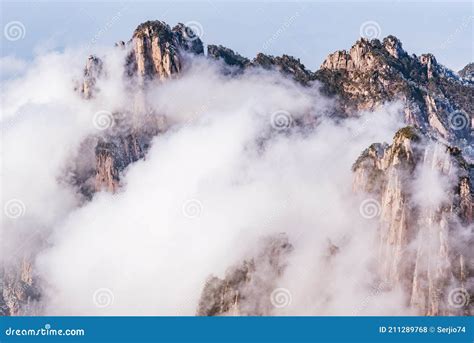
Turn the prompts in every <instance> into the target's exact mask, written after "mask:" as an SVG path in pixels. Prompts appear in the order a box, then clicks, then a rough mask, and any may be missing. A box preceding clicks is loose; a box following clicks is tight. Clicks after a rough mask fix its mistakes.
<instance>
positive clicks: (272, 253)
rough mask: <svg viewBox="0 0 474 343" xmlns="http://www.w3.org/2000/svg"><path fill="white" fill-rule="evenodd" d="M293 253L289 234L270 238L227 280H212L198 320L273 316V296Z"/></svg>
mask: <svg viewBox="0 0 474 343" xmlns="http://www.w3.org/2000/svg"><path fill="white" fill-rule="evenodd" d="M292 250H293V247H292V245H291V244H290V243H289V241H288V238H287V237H286V235H285V234H281V235H279V236H276V237H267V238H265V239H264V241H263V242H262V244H261V251H260V252H259V253H258V254H257V255H256V256H254V257H252V258H250V259H248V260H245V261H243V262H242V263H241V264H240V265H238V266H235V267H232V268H230V269H229V270H228V271H227V273H226V275H225V277H224V279H219V278H218V277H215V276H210V277H209V279H208V280H207V281H206V284H205V286H204V289H203V291H202V294H201V299H200V301H199V306H198V310H197V313H196V314H197V315H198V316H223V315H235V316H262V315H270V314H271V312H272V302H271V299H270V294H271V293H272V291H273V290H274V289H275V288H277V287H278V284H277V282H278V277H279V276H281V274H282V273H283V271H284V269H285V266H286V264H285V258H286V257H287V255H288V254H289V253H291V251H292Z"/></svg>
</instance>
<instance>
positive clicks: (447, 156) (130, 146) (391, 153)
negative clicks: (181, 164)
mask: <svg viewBox="0 0 474 343" xmlns="http://www.w3.org/2000/svg"><path fill="white" fill-rule="evenodd" d="M117 48H120V49H127V55H126V58H125V60H124V61H123V63H124V66H125V73H124V75H123V78H124V82H126V83H127V85H128V86H129V87H130V91H131V94H132V93H133V94H134V100H133V101H135V102H137V103H138V104H136V106H134V108H135V112H134V113H129V112H128V110H124V111H122V112H114V113H108V114H107V119H108V120H110V121H111V122H112V123H113V125H110V127H106V128H105V129H104V130H101V131H100V133H98V134H97V135H95V136H93V137H89V138H88V139H87V140H86V141H84V142H83V144H82V145H81V149H80V151H78V152H77V155H78V156H81V158H76V159H74V158H72V160H73V162H71V166H70V173H69V174H70V176H69V177H68V178H67V182H68V183H69V184H72V185H73V186H74V187H76V188H77V189H78V191H79V193H80V194H82V195H83V197H84V201H88V200H90V199H92V198H93V197H94V194H95V193H97V192H101V191H106V192H112V193H113V192H116V191H118V190H119V189H120V187H121V175H122V173H123V172H124V171H125V170H126V168H127V166H129V165H130V164H132V163H134V162H136V161H138V160H140V159H144V158H146V154H147V151H148V149H149V147H150V145H151V142H152V139H153V137H155V136H156V135H159V134H161V133H163V132H166V130H168V129H169V124H168V123H167V121H166V118H165V117H164V116H162V115H161V114H160V113H150V112H149V111H148V110H147V108H148V106H147V104H146V100H144V99H142V98H140V97H136V94H140V93H141V91H142V90H145V89H146V88H147V87H155V86H157V84H159V83H160V82H166V81H167V80H169V79H171V78H175V77H179V74H180V73H182V72H184V71H185V69H186V63H187V62H188V61H189V59H190V58H194V57H195V56H200V55H204V46H203V43H202V41H201V40H200V38H199V37H198V36H196V34H195V33H194V32H193V31H192V30H191V29H190V28H188V27H186V26H185V25H183V24H178V25H176V26H175V27H174V28H171V27H170V26H168V25H167V24H166V23H163V22H161V21H148V22H145V23H143V24H141V25H139V26H138V27H137V29H136V30H135V31H134V33H133V36H132V38H131V40H130V41H128V42H127V43H124V42H120V43H118V44H117ZM207 58H209V59H211V60H217V61H219V62H218V63H220V64H221V65H222V66H223V74H225V75H227V76H228V77H233V76H235V75H238V74H239V73H242V72H244V71H245V70H248V69H251V68H263V69H266V70H276V71H278V72H280V73H282V74H283V75H285V76H286V77H288V78H290V79H293V80H295V81H297V82H299V83H300V84H302V85H304V86H308V87H310V86H312V85H314V84H318V85H319V87H320V88H321V90H322V92H323V93H324V94H325V95H326V96H328V97H331V98H332V99H334V101H336V102H337V106H336V108H335V110H334V111H335V113H334V115H335V116H336V118H337V119H338V120H344V118H347V117H354V116H359V115H360V111H361V110H372V109H376V108H377V107H378V106H380V105H382V104H384V103H387V102H392V101H401V102H402V103H403V105H404V120H405V122H406V124H407V127H406V128H404V129H402V130H400V131H399V132H397V133H396V134H395V137H394V139H393V142H392V143H391V144H390V145H389V144H386V143H374V144H373V145H371V146H370V147H368V148H367V149H366V150H365V151H364V152H362V154H361V156H360V157H359V159H358V160H357V161H356V162H355V164H354V166H353V173H354V183H353V190H354V192H356V193H359V194H363V195H364V196H367V197H370V198H371V199H373V200H374V201H376V203H377V204H378V206H379V207H380V216H379V217H378V218H377V220H378V225H379V230H378V233H377V234H378V241H379V245H378V261H379V266H378V273H379V274H380V278H381V279H383V280H384V282H385V283H386V284H387V285H388V286H389V287H398V286H400V287H402V288H403V289H404V290H405V292H406V294H409V295H410V296H409V298H408V299H406V303H407V305H408V306H410V307H411V308H413V309H415V310H416V311H417V312H418V313H419V314H422V315H451V314H455V315H456V314H461V315H472V314H473V309H472V304H471V303H467V304H463V305H462V306H454V307H453V306H451V304H450V301H449V297H450V290H452V289H458V290H460V291H461V292H464V294H468V295H469V294H470V295H471V296H470V299H474V296H473V283H474V282H473V278H474V270H473V264H472V263H470V262H469V261H473V260H474V256H472V255H470V256H468V255H466V253H464V252H466V251H473V249H472V246H473V243H474V242H473V237H474V236H473V235H472V226H473V194H474V193H473V182H474V168H473V166H472V163H473V162H472V161H473V160H474V157H473V156H474V148H473V131H472V121H473V115H474V104H473V102H472V99H473V98H474V83H473V80H472V64H470V65H469V66H466V68H464V69H463V70H462V71H461V72H459V75H457V74H456V73H454V72H452V71H450V70H449V69H447V68H445V67H443V66H442V65H440V64H438V63H437V61H436V59H435V57H434V56H433V55H431V54H426V55H422V56H419V57H417V56H415V55H411V56H410V55H409V54H408V53H407V52H405V51H404V49H403V48H402V44H401V42H400V41H399V40H398V39H397V38H395V37H393V36H388V37H386V38H385V39H384V40H383V41H382V42H381V41H379V40H372V41H368V40H366V39H361V40H359V41H357V42H356V43H355V44H354V46H352V48H351V49H350V50H349V51H337V52H335V53H333V54H331V55H329V56H328V58H327V59H326V60H325V61H324V62H323V64H322V65H321V68H320V69H319V70H317V71H314V72H313V71H310V70H308V69H307V68H305V66H304V65H303V64H302V63H301V62H300V60H298V59H296V58H294V57H291V56H287V55H283V56H281V57H274V56H269V55H264V54H261V53H260V54H258V55H257V56H256V57H255V58H254V59H252V60H251V59H248V58H246V57H243V56H240V55H239V54H238V53H236V52H234V51H232V50H231V49H228V48H225V47H223V46H216V45H208V46H207ZM103 63H104V62H103V61H102V60H101V59H100V58H99V57H96V56H90V57H89V59H88V60H87V62H86V67H85V69H84V75H83V80H82V82H81V83H80V84H79V85H78V87H77V91H78V93H79V96H81V97H82V98H83V99H84V101H89V100H90V99H92V98H94V97H95V96H99V95H100V92H101V90H100V89H99V87H98V82H97V81H98V80H99V79H100V78H101V77H103V76H104V71H103V70H104V65H103ZM137 98H138V100H137ZM134 116H140V118H141V120H140V121H134V120H133V118H134ZM143 119H144V120H143ZM296 125H300V126H304V125H305V124H304V123H300V122H297V123H296ZM84 161H87V163H85V162H84ZM422 169H423V170H424V169H427V170H431V171H435V172H436V173H438V174H439V175H440V178H441V179H443V180H445V181H446V183H447V184H448V185H450V187H448V188H447V189H446V197H444V198H443V200H442V201H439V202H437V203H427V204H424V203H420V201H419V199H416V198H414V196H413V189H414V187H416V185H415V181H414V180H415V179H416V178H417V175H419V173H420V170H422ZM459 227H463V228H466V230H470V235H468V236H467V237H468V239H467V240H465V241H458V240H456V239H455V237H457V236H456V235H455V233H456V232H455V230H457V228H459ZM428 243H429V244H428ZM339 249H340V247H337V246H332V250H333V251H337V250H339ZM292 251H293V247H292V245H291V242H289V241H288V238H287V237H286V236H285V235H284V234H282V235H281V236H278V237H270V238H266V239H265V240H264V242H263V243H262V244H261V246H260V253H258V254H257V255H256V256H249V257H248V258H247V259H245V260H244V261H242V262H241V263H237V264H236V266H234V267H231V268H230V269H229V271H228V272H227V274H226V275H225V276H224V278H222V279H221V278H218V277H214V276H210V278H209V279H208V280H207V281H206V282H205V280H203V290H202V296H201V299H200V302H199V305H198V308H197V315H204V316H212V315H271V314H273V309H274V306H273V304H272V302H271V301H270V300H271V294H272V291H273V290H274V289H275V287H276V285H277V280H278V278H279V277H280V276H281V275H282V274H283V273H284V271H285V265H286V264H285V259H286V257H287V256H288V255H289V254H291V253H292ZM461 251H462V252H463V253H460V252H461ZM33 266H34V256H29V255H28V256H24V257H22V259H21V261H20V262H19V263H14V264H12V265H11V266H8V267H6V268H4V269H3V271H2V272H1V274H0V276H1V278H0V279H1V281H2V282H1V283H0V290H1V293H0V295H1V296H0V315H21V314H31V311H30V310H29V304H30V303H31V302H34V301H36V300H38V299H40V297H41V290H40V289H38V287H37V286H36V282H35V275H34V270H33ZM263 270H264V271H265V272H262V271H263ZM468 298H469V296H468Z"/></svg>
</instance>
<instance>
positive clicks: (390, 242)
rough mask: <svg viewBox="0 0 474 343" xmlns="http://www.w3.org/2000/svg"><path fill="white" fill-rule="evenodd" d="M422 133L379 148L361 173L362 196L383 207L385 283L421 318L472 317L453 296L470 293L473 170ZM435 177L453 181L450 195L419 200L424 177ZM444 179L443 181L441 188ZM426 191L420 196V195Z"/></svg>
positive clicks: (367, 155) (357, 177)
mask: <svg viewBox="0 0 474 343" xmlns="http://www.w3.org/2000/svg"><path fill="white" fill-rule="evenodd" d="M426 139H427V138H426V137H423V135H422V134H421V133H420V132H419V131H418V130H416V129H414V128H411V127H406V128H404V129H401V130H400V131H398V132H397V133H396V135H395V137H394V140H393V143H392V144H391V145H386V144H385V145H382V144H374V145H372V146H370V147H369V148H368V149H367V150H366V151H364V153H363V154H362V155H361V156H360V157H359V159H358V160H357V162H356V163H355V164H354V166H353V170H354V185H353V187H354V190H355V191H357V192H362V193H364V194H367V196H370V199H373V201H374V202H375V203H376V204H377V206H378V207H379V211H380V214H379V217H378V218H377V219H378V221H379V232H378V237H379V269H380V275H381V277H382V278H383V280H384V282H385V283H386V284H388V285H391V286H392V287H395V286H400V287H403V288H404V289H405V291H406V294H410V298H409V300H408V299H407V301H409V303H410V306H411V307H413V308H415V309H417V312H418V313H419V314H420V315H463V314H465V315H469V314H470V315H472V307H470V306H468V304H465V306H460V307H453V306H449V302H448V299H449V297H450V291H451V290H452V289H453V288H455V287H457V288H458V289H459V290H460V292H463V293H464V294H468V293H469V292H471V291H472V290H470V289H469V286H468V283H467V280H468V276H469V275H471V276H472V273H473V270H472V266H469V265H467V264H466V261H469V260H471V259H472V257H473V256H471V255H472V254H471V255H465V254H468V253H463V252H468V251H469V249H468V247H469V246H472V244H473V241H472V237H469V238H468V239H467V241H464V240H463V241H459V238H458V237H459V232H456V231H457V230H459V223H462V224H463V225H469V224H472V222H473V217H472V210H473V204H474V203H473V201H472V194H473V191H472V183H471V180H470V179H469V168H472V166H469V165H468V164H467V163H466V161H465V160H464V159H463V158H462V156H460V152H459V150H458V149H452V148H450V147H448V146H445V145H442V144H439V143H434V142H427V141H426ZM431 172H435V173H436V175H439V178H440V181H439V182H446V185H447V187H446V193H445V194H443V197H442V199H440V200H436V198H437V196H436V195H435V194H430V193H429V189H423V190H422V191H423V192H425V193H427V194H426V197H427V198H430V199H429V200H428V201H425V202H421V201H420V200H419V199H417V198H416V196H415V190H417V187H419V186H417V181H418V180H419V179H418V178H420V177H427V174H426V173H428V175H429V173H431ZM441 180H442V181H441ZM417 191H418V190H417Z"/></svg>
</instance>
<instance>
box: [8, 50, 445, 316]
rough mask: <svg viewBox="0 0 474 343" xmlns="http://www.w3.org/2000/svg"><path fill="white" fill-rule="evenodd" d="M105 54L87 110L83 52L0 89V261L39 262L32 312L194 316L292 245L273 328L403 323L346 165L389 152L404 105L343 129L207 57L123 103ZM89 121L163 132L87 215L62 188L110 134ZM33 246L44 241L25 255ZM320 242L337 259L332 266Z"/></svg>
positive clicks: (323, 112) (319, 110)
mask: <svg viewBox="0 0 474 343" xmlns="http://www.w3.org/2000/svg"><path fill="white" fill-rule="evenodd" d="M101 53H102V55H100V57H101V58H104V65H105V66H106V71H105V73H104V75H105V76H104V77H103V78H101V79H100V80H99V82H98V85H97V86H98V89H99V92H98V94H97V96H96V97H95V98H94V99H91V100H85V99H82V98H81V97H80V96H79V94H78V93H77V92H76V91H75V90H74V82H75V81H76V80H78V79H80V78H81V73H82V68H83V64H84V61H85V59H86V57H87V56H86V54H85V53H84V52H83V51H65V52H64V53H56V52H55V53H49V54H46V55H43V56H38V57H37V58H36V59H35V61H34V62H33V63H32V64H31V65H29V66H28V68H27V70H26V71H25V72H24V73H23V74H22V75H21V76H20V77H18V78H13V79H10V80H7V81H5V84H4V86H3V87H2V102H3V105H2V108H3V113H2V117H1V129H2V166H1V172H2V200H3V204H4V206H5V208H6V204H7V203H8V201H10V200H11V199H16V200H17V207H18V206H19V208H17V210H18V209H19V210H20V212H21V215H13V216H9V217H8V216H7V217H5V216H3V219H2V241H3V249H2V254H0V255H1V258H2V259H3V261H2V262H3V263H9V261H7V260H14V259H17V258H19V257H20V256H22V254H24V253H25V252H28V251H31V253H34V255H35V256H36V259H35V274H36V276H37V278H38V280H39V283H40V286H41V290H42V298H41V300H40V301H39V302H38V304H36V306H37V307H38V312H40V313H41V314H47V315H194V314H195V312H196V307H197V305H198V302H199V297H200V294H201V291H202V289H203V287H204V284H205V281H206V279H207V277H208V276H209V275H211V274H212V275H216V276H219V277H223V275H224V274H225V271H226V270H227V269H228V268H229V267H230V266H233V265H236V264H239V263H241V262H242V261H243V260H244V259H246V258H248V257H251V256H254V255H255V254H257V253H258V249H259V244H258V242H259V240H260V239H261V238H262V237H266V236H271V235H276V234H280V233H286V234H287V235H288V238H289V241H290V243H291V244H292V245H293V248H294V249H293V251H292V252H291V254H290V255H289V256H288V258H287V261H286V268H285V271H284V274H283V275H282V277H281V278H279V279H278V280H277V283H278V287H279V288H282V289H285V290H287V291H288V293H289V296H290V297H291V301H289V302H288V306H285V307H284V308H275V309H273V310H272V314H275V315H358V314H361V315H367V314H371V315H372V314H376V315H403V314H411V313H412V312H411V311H410V310H409V309H408V308H407V307H406V306H405V302H404V299H405V295H404V294H403V291H402V290H400V289H396V288H393V289H390V290H385V289H384V290H383V291H382V290H380V289H379V287H380V286H379V282H378V281H377V275H376V270H375V268H374V263H375V259H376V255H375V251H374V250H375V249H371V248H370V247H372V246H374V244H375V240H376V236H377V221H376V220H374V219H368V218H365V217H364V216H362V215H361V213H360V205H361V202H362V201H363V200H364V197H363V196H361V195H356V194H354V193H353V192H352V177H353V175H352V171H351V166H352V164H353V163H354V161H355V160H356V159H357V157H358V156H359V155H360V153H361V152H362V151H363V150H364V149H365V148H366V147H368V146H369V145H370V144H371V143H374V142H391V140H392V138H393V135H394V133H395V132H396V131H397V129H399V128H400V127H402V126H404V124H403V113H402V105H401V104H398V103H391V104H386V105H385V106H383V107H381V108H379V109H377V110H376V111H373V112H366V113H361V115H360V117H356V118H351V119H346V120H343V121H339V120H336V119H334V118H332V117H331V116H329V115H328V113H332V112H334V106H335V105H334V103H333V101H332V100H330V99H328V98H326V97H325V96H323V95H322V94H321V93H320V91H319V85H318V84H317V83H315V84H313V85H311V86H310V87H303V86H300V85H299V84H297V83H295V82H294V81H292V80H290V79H288V78H286V77H284V76H283V75H281V74H279V73H277V72H271V71H264V70H261V69H251V70H247V71H245V72H243V73H236V74H223V73H222V68H223V66H222V64H221V63H220V62H218V61H211V60H208V59H206V58H204V57H193V58H191V57H188V60H187V64H186V68H185V69H184V71H183V72H182V73H181V74H180V75H179V76H178V77H176V78H173V79H170V80H167V81H165V82H156V83H154V84H151V85H150V86H149V87H148V89H147V90H146V91H143V92H142V91H136V90H135V91H133V92H131V89H132V87H133V85H129V84H125V83H124V81H123V74H124V70H123V63H122V61H123V56H124V55H125V53H126V52H125V51H120V50H118V49H114V50H112V49H103V51H101ZM138 109H139V110H138ZM98 111H108V112H117V111H122V112H124V113H125V112H127V113H129V114H128V115H130V116H132V118H130V120H132V121H141V120H142V116H141V115H142V114H143V113H142V112H141V111H143V112H146V113H148V114H149V113H152V114H153V115H156V116H162V117H164V118H166V122H167V125H168V127H167V129H166V131H164V132H162V133H160V134H158V135H157V136H156V137H155V138H154V139H153V141H152V145H151V148H150V150H149V151H148V153H147V155H146V158H145V159H143V160H139V161H137V162H135V163H133V164H131V165H129V166H128V167H127V169H126V170H125V171H124V172H123V175H122V176H121V181H120V182H121V187H120V189H119V191H118V192H117V193H115V194H111V193H107V192H99V193H96V194H95V195H94V196H93V198H92V199H91V200H88V201H85V200H84V199H83V197H82V196H81V194H78V191H77V189H76V188H74V187H73V186H72V185H70V184H68V183H67V182H65V181H64V180H67V177H65V175H67V173H68V165H69V163H70V160H71V159H81V158H82V157H81V155H80V154H79V153H78V151H79V147H80V145H81V143H82V142H84V140H85V139H87V138H88V137H91V136H99V137H100V136H101V135H103V134H104V133H103V132H102V131H101V130H98V129H97V127H96V125H94V115H95V114H96V113H97V112H98ZM130 113H131V114H130ZM301 122H303V123H310V124H311V125H310V126H311V129H308V130H304V129H301V128H299V127H298V125H296V123H301ZM83 162H84V163H90V162H89V161H88V160H84V161H83ZM420 173H422V172H421V171H420ZM430 175H431V174H430ZM434 178H436V175H434V176H433V179H434ZM420 180H422V181H423V180H424V181H423V182H426V183H429V182H430V179H426V178H425V177H423V175H422V176H421V179H420ZM426 180H427V181H426ZM425 186H428V187H429V186H430V185H429V184H426V185H425ZM436 196H437V197H439V198H441V197H442V192H441V191H440V192H438V193H436ZM14 210H15V209H14ZM31 236H34V237H38V236H40V237H41V239H40V240H39V241H40V242H37V240H36V239H34V240H33V241H34V243H33V244H26V245H25V244H24V242H25V239H24V238H25V237H31ZM328 242H330V243H332V244H335V245H337V246H338V247H340V253H339V254H338V255H337V256H336V257H334V258H331V259H330V260H328ZM7 257H8V258H7Z"/></svg>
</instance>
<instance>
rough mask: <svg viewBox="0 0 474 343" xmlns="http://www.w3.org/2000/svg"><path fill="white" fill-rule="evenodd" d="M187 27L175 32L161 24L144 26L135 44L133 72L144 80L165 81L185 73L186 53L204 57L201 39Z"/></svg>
mask: <svg viewBox="0 0 474 343" xmlns="http://www.w3.org/2000/svg"><path fill="white" fill-rule="evenodd" d="M194 35H195V33H194V32H193V31H192V30H191V29H190V28H188V27H186V26H185V25H183V24H178V25H177V26H176V27H174V28H173V29H171V28H170V27H169V26H168V24H166V23H164V22H161V21H147V22H145V23H143V24H140V25H139V26H138V27H137V29H136V30H135V32H134V33H133V38H132V41H131V45H132V51H131V53H130V55H129V57H128V59H127V62H128V63H129V64H130V67H129V71H130V72H131V73H132V74H133V73H135V72H136V73H138V75H140V76H141V77H143V78H148V79H153V78H157V79H159V80H165V79H167V78H169V77H171V76H172V75H174V74H177V73H179V72H180V71H181V69H182V67H183V53H185V52H188V53H193V54H203V53H204V48H203V44H202V42H201V40H200V39H199V37H195V36H194Z"/></svg>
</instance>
